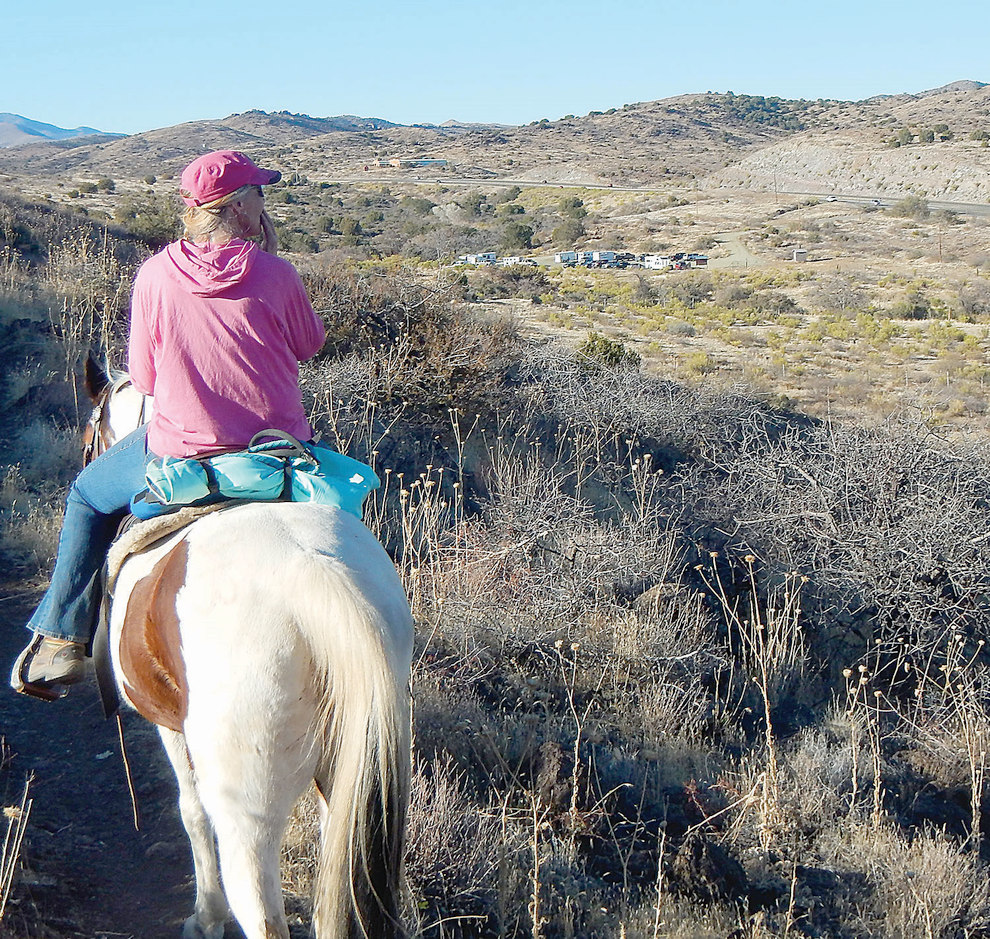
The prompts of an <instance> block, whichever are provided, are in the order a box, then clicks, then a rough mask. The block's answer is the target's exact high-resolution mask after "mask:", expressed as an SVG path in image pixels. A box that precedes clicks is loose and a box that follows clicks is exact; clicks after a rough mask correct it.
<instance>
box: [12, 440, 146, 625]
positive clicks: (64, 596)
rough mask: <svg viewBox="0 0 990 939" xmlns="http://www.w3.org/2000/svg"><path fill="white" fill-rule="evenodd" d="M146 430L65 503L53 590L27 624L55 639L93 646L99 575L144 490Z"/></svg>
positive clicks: (90, 470)
mask: <svg viewBox="0 0 990 939" xmlns="http://www.w3.org/2000/svg"><path fill="white" fill-rule="evenodd" d="M148 458H149V454H148V443H147V428H146V427H139V428H138V429H137V430H135V431H134V432H133V433H130V434H128V435H127V436H126V437H124V438H123V440H120V441H118V442H117V443H115V444H114V445H113V446H112V447H111V448H110V449H109V450H107V451H106V453H103V454H101V455H100V456H98V457H97V458H96V459H95V460H93V462H92V463H90V464H89V466H87V467H86V468H85V469H83V471H82V472H81V473H80V474H79V475H78V476H77V477H76V481H75V482H74V483H73V484H72V488H71V489H70V490H69V497H68V499H67V500H66V503H65V519H64V521H63V522H62V534H61V535H60V536H59V540H58V556H57V557H56V559H55V570H54V571H53V572H52V580H51V583H50V584H49V586H48V590H47V592H46V593H45V595H44V597H42V599H41V603H40V604H39V606H38V609H37V610H35V611H34V615H33V616H32V617H31V619H30V621H29V622H28V624H27V628H28V629H30V630H31V631H32V632H38V633H41V634H42V635H43V636H50V637H51V638H53V639H73V640H75V641H76V642H84V643H88V642H89V641H90V640H91V639H92V638H93V632H94V630H95V629H96V617H97V613H98V612H99V603H100V570H101V568H102V567H103V562H104V560H105V559H106V554H107V550H108V549H109V548H110V543H111V542H112V541H113V539H114V535H116V533H117V526H118V525H119V524H120V521H121V519H122V518H123V517H124V516H125V515H126V514H127V507H128V505H129V504H130V501H131V499H132V498H133V497H134V496H135V495H136V494H137V493H138V492H140V491H141V490H142V489H144V487H145V482H144V472H145V465H146V463H147V462H148Z"/></svg>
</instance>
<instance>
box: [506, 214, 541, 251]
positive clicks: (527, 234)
mask: <svg viewBox="0 0 990 939" xmlns="http://www.w3.org/2000/svg"><path fill="white" fill-rule="evenodd" d="M502 247H503V248H532V247H533V229H532V228H531V227H530V226H529V225H524V224H523V223H522V222H517V221H515V220H514V219H513V220H512V221H509V222H506V224H505V226H504V227H503V228H502Z"/></svg>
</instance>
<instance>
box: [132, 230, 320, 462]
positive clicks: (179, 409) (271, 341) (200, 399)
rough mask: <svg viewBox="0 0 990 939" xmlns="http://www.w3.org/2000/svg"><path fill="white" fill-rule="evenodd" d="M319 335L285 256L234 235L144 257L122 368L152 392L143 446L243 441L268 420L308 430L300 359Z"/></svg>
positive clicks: (298, 431) (159, 448) (174, 452)
mask: <svg viewBox="0 0 990 939" xmlns="http://www.w3.org/2000/svg"><path fill="white" fill-rule="evenodd" d="M324 339H325V331H324V327H323V322H322V320H321V319H320V318H319V317H318V316H317V315H316V313H314V312H313V308H312V306H311V305H310V302H309V300H308V299H307V297H306V291H305V290H304V288H303V284H302V280H301V279H300V277H299V274H298V273H297V272H296V269H295V268H294V267H293V266H292V265H291V264H290V263H289V262H288V261H285V260H282V259H281V258H278V257H275V255H272V254H268V253H267V252H265V251H262V250H261V249H260V248H259V247H258V246H257V245H255V244H251V243H249V242H245V241H240V240H235V241H232V242H231V243H230V244H227V245H221V246H200V245H196V244H193V243H192V242H189V241H177V242H174V243H173V244H170V245H168V246H167V247H166V248H164V249H163V250H162V251H160V252H158V254H156V255H154V257H151V258H149V259H148V260H147V261H145V263H144V264H143V265H142V266H141V269H140V270H139V271H138V275H137V278H136V280H135V282H134V292H133V295H132V297H131V335H130V345H129V349H128V358H129V363H128V370H129V372H130V376H131V380H132V381H133V383H134V386H135V387H136V388H137V389H138V390H139V391H141V392H144V393H145V394H150V395H154V396H155V406H154V412H153V415H152V418H151V423H150V426H149V428H148V448H149V450H151V451H152V452H153V453H155V454H157V455H158V456H197V455H199V454H201V453H206V452H208V451H211V450H219V449H224V448H227V449H239V448H242V447H245V446H247V444H248V442H249V441H250V440H251V437H252V436H254V434H256V433H257V432H258V431H260V430H265V429H266V428H269V427H272V428H277V429H279V430H285V431H288V432H289V433H290V434H292V435H293V436H294V437H297V438H299V439H301V440H307V439H309V438H310V437H311V436H312V431H311V429H310V426H309V423H308V421H307V420H306V413H305V411H304V409H303V405H302V395H301V393H300V391H299V363H300V362H302V361H304V360H305V359H308V358H310V357H311V356H313V355H315V354H316V353H317V352H318V351H319V350H320V347H321V346H322V345H323V341H324Z"/></svg>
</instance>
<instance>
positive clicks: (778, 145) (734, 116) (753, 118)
mask: <svg viewBox="0 0 990 939" xmlns="http://www.w3.org/2000/svg"><path fill="white" fill-rule="evenodd" d="M10 117H12V115H0V121H2V120H3V119H4V118H10ZM21 120H23V119H21ZM31 123H32V124H35V125H36V126H37V127H41V128H45V127H48V128H50V125H37V123H36V122H31ZM3 126H4V125H3V124H2V123H0V128H3ZM54 130H56V131H57V130H59V129H57V128H55V129H54ZM88 130H90V128H78V130H77V132H79V133H85V132H86V131H88ZM49 133H51V130H49ZM65 133H73V132H65ZM30 141H31V142H22V143H21V144H19V145H17V146H10V145H7V146H6V147H5V146H4V144H3V143H2V141H0V174H4V175H7V176H8V177H10V179H11V180H13V179H15V178H16V179H18V180H27V179H32V180H37V181H38V182H32V183H31V184H30V185H31V186H35V185H36V186H45V187H47V188H48V189H50V188H51V187H52V185H54V186H55V188H58V187H59V185H61V186H62V187H63V188H65V189H66V191H71V189H72V188H73V187H74V186H75V185H76V184H77V183H78V182H79V181H89V182H91V181H93V180H95V179H98V178H101V177H109V178H113V179H115V180H118V181H123V180H131V181H132V183H133V184H134V185H141V186H146V185H147V184H146V183H140V181H141V180H143V179H145V178H146V177H148V176H154V177H156V178H157V179H160V180H161V179H165V180H167V179H170V178H173V177H174V176H176V175H177V174H178V173H179V172H180V171H181V169H182V167H183V166H184V165H185V164H186V163H188V161H189V160H190V159H191V158H192V157H194V156H196V155H197V154H199V153H203V152H205V151H207V150H220V149H233V150H243V151H244V152H246V153H249V154H251V156H252V157H254V158H256V159H259V160H265V161H270V162H271V163H272V164H273V165H275V166H277V167H278V168H279V169H280V170H281V171H282V173H283V175H284V176H290V175H293V174H295V175H297V176H298V177H299V178H306V179H310V180H324V181H328V180H341V179H362V178H363V179H366V180H369V181H371V180H375V181H378V182H386V181H388V180H387V179H386V177H388V178H389V179H390V178H393V177H394V178H395V179H396V181H400V182H401V181H407V182H410V183H417V182H422V181H423V180H421V179H420V175H418V174H419V173H420V171H419V170H418V169H416V168H415V167H413V168H411V169H410V168H408V167H406V168H404V167H403V166H402V165H401V163H400V165H397V166H395V167H394V169H388V168H387V165H388V164H389V163H391V161H401V159H402V158H406V159H429V160H442V161H443V168H442V169H440V168H439V167H438V168H437V170H436V172H435V173H434V172H431V173H430V174H429V175H430V181H431V182H432V184H434V185H439V184H442V183H443V182H444V181H446V180H448V179H450V180H455V181H463V180H465V179H477V180H479V181H480V180H491V179H498V178H502V179H506V180H511V181H513V182H516V181H520V182H529V183H536V184H541V185H543V184H546V185H554V184H561V185H565V184H566V185H588V186H605V187H615V188H626V187H629V188H644V187H653V188H668V187H671V188H672V187H683V186H685V185H689V186H691V187H692V188H693V189H697V190H717V189H751V190H756V191H768V192H776V191H778V190H779V191H781V192H786V191H790V192H795V193H836V194H839V193H848V194H868V195H871V196H877V195H883V196H890V197H901V196H902V195H903V194H904V193H907V192H910V193H914V194H916V195H920V196H924V197H925V198H930V199H942V200H945V201H948V202H952V201H956V202H970V203H980V204H983V203H987V202H990V146H986V144H988V143H990V85H988V84H987V83H985V82H978V81H971V80H962V81H955V82H951V83H948V84H945V85H943V86H941V87H939V88H932V89H928V90H925V91H918V92H914V93H909V92H901V93H898V94H893V95H881V96H876V97H873V98H869V99H865V100H862V101H840V100H833V99H816V100H804V99H784V98H778V97H772V96H771V97H764V96H762V95H748V94H745V95H737V94H734V93H733V92H714V91H709V92H705V93H695V94H683V95H677V96H674V97H669V98H663V99H658V100H655V101H641V102H636V103H630V104H624V105H622V106H621V107H613V108H609V109H608V110H605V111H589V112H588V113H587V114H586V115H583V116H575V115H573V114H568V115H566V116H565V117H561V118H558V119H556V120H546V119H544V120H539V121H532V122H530V123H529V124H525V125H521V126H515V125H508V126H507V125H503V124H496V123H488V124H485V123H475V122H461V121H446V122H444V123H443V124H427V123H422V124H398V123H394V122H392V121H388V120H385V119H383V118H378V117H358V116H355V115H348V114H345V115H338V116H336V117H312V116H311V115H308V114H298V113H294V112H290V111H275V112H266V111H261V110H249V111H244V112H241V113H238V114H231V115H228V116H227V117H225V118H222V119H219V120H199V121H191V122H188V123H185V124H177V125H174V126H172V127H162V128H157V129H155V130H150V131H145V132H143V133H138V134H132V135H129V136H122V137H120V136H118V137H106V136H103V137H94V136H89V137H84V136H82V137H70V138H68V139H66V138H62V139H58V138H56V137H54V136H43V135H41V134H40V133H38V132H37V130H35V135H34V136H31V137H30ZM46 177H47V178H48V179H50V180H52V181H53V182H44V183H42V182H41V180H43V179H45V178H46ZM424 179H425V177H424Z"/></svg>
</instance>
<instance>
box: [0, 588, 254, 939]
mask: <svg viewBox="0 0 990 939" xmlns="http://www.w3.org/2000/svg"><path fill="white" fill-rule="evenodd" d="M37 597H38V592H37V591H29V592H24V590H23V587H20V588H19V587H18V586H16V585H8V589H5V590H0V614H2V616H3V626H2V628H0V666H2V671H3V675H2V677H3V683H2V686H0V736H2V737H3V740H4V744H5V748H6V753H5V757H6V759H5V761H4V771H3V772H2V774H0V780H2V783H3V787H4V792H3V798H4V805H12V804H15V803H17V802H19V799H20V792H21V789H22V787H23V784H24V780H25V778H27V777H28V776H30V775H33V776H34V781H33V783H32V785H31V790H30V791H31V796H32V797H33V799H34V804H33V808H32V811H31V817H30V822H29V825H28V829H27V835H26V838H25V844H24V850H23V851H22V857H23V859H24V861H25V862H26V864H27V866H28V868H29V872H28V873H27V875H26V877H24V878H23V879H22V881H21V882H20V883H19V884H18V886H16V887H15V888H14V894H13V897H12V899H11V902H10V904H9V905H8V909H7V914H6V916H5V917H4V922H3V926H2V927H0V936H8V935H9V936H11V937H17V939H24V937H30V939H41V937H44V939H54V937H66V939H68V937H71V939H77V937H78V939H82V937H85V939H94V937H107V939H111V937H112V939H129V937H130V939H177V937H178V936H179V934H180V932H181V928H182V921H183V920H184V919H185V918H186V916H188V915H189V914H190V913H191V912H192V901H193V889H192V886H191V868H192V865H191V861H190V860H189V849H188V842H187V841H186V837H185V833H184V832H183V831H182V827H181V823H180V821H179V817H178V810H177V806H176V787H175V781H174V778H173V777H172V775H171V770H170V769H169V767H168V764H167V761H166V759H165V756H164V753H163V752H162V750H161V746H160V744H159V742H158V735H157V733H156V732H155V731H154V729H153V728H152V727H151V725H149V724H147V723H146V722H145V721H143V720H142V719H141V718H139V717H138V716H137V715H136V714H134V713H127V714H125V715H124V733H125V741H126V744H127V748H128V756H129V758H130V762H131V767H132V771H133V776H134V785H135V788H136V790H137V796H138V805H139V808H140V812H141V824H142V830H141V831H140V832H137V831H135V830H134V826H133V822H132V818H131V804H130V797H129V796H128V792H127V784H126V780H125V775H124V769H123V765H122V762H121V759H120V749H119V744H118V742H117V731H116V723H115V722H114V721H106V720H104V718H103V714H102V710H101V707H100V702H99V698H98V696H97V692H96V685H95V682H93V681H88V682H86V683H85V684H84V685H82V686H77V687H76V688H73V689H72V692H71V693H70V694H69V695H68V696H67V697H65V698H64V699H62V700H60V701H57V702H54V703H52V704H46V703H45V702H42V701H36V700H33V699H30V698H27V697H23V696H21V695H16V694H14V693H13V692H12V691H10V690H9V689H8V688H7V677H6V676H7V669H9V667H10V664H9V663H11V662H12V660H13V658H14V657H15V655H16V653H17V651H18V650H19V649H20V648H21V646H22V645H23V644H24V642H25V641H26V639H27V635H28V634H27V632H26V631H25V630H23V629H22V628H21V627H22V626H23V623H24V621H25V620H26V619H27V617H28V615H29V613H30V610H31V609H32V608H33V605H34V601H35V600H36V599H37ZM231 932H235V931H234V930H233V929H231V928H229V929H228V934H230V933H231Z"/></svg>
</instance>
